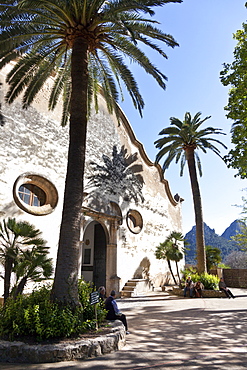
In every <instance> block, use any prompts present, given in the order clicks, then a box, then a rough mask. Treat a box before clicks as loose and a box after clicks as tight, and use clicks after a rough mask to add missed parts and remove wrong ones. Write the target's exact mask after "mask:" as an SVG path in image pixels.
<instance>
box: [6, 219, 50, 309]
mask: <svg viewBox="0 0 247 370" xmlns="http://www.w3.org/2000/svg"><path fill="white" fill-rule="evenodd" d="M45 243H46V242H45V240H44V239H42V238H41V231H40V230H38V229H36V228H35V226H33V225H31V224H29V223H28V222H25V221H19V222H18V221H16V219H15V218H8V220H3V221H2V222H0V263H1V264H2V265H3V267H4V275H3V278H4V302H6V300H7V298H8V297H9V294H10V287H11V275H12V273H14V270H16V272H17V275H18V278H21V277H24V276H25V275H26V269H23V276H21V275H22V274H21V266H24V264H25V263H26V264H27V265H30V264H29V262H27V261H26V262H24V261H25V255H26V256H27V255H28V252H27V251H28V250H31V249H33V250H36V254H37V250H39V251H40V252H41V251H43V253H45V254H46V251H47V248H46V247H45ZM39 254H42V253H39ZM19 262H20V266H18V264H19ZM29 267H30V266H29ZM40 267H41V266H40ZM29 277H30V273H29Z"/></svg>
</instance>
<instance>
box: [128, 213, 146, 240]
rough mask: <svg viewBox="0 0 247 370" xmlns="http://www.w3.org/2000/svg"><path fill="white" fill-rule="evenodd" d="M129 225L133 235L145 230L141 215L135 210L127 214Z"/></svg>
mask: <svg viewBox="0 0 247 370" xmlns="http://www.w3.org/2000/svg"><path fill="white" fill-rule="evenodd" d="M127 225H128V228H129V230H130V231H131V232H132V233H134V234H138V233H140V232H141V230H142V228H143V220H142V216H141V214H140V213H139V212H138V211H135V210H133V209H132V210H130V211H129V212H128V213H127Z"/></svg>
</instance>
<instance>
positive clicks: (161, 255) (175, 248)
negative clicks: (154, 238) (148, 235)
mask: <svg viewBox="0 0 247 370" xmlns="http://www.w3.org/2000/svg"><path fill="white" fill-rule="evenodd" d="M184 241H185V240H184V237H183V235H182V234H181V233H180V232H176V231H173V232H172V233H171V234H170V235H169V236H168V238H166V240H165V241H164V242H163V243H160V245H159V246H158V247H157V248H156V251H155V256H156V258H157V259H165V260H166V261H167V264H168V267H169V270H170V272H171V275H172V277H173V281H174V283H175V284H177V281H176V279H175V276H174V274H173V271H172V267H171V261H175V263H176V270H177V276H178V280H179V286H181V279H180V274H179V269H178V262H179V261H180V260H181V259H182V258H183V252H184V247H183V246H181V242H183V243H184ZM179 242H180V244H179Z"/></svg>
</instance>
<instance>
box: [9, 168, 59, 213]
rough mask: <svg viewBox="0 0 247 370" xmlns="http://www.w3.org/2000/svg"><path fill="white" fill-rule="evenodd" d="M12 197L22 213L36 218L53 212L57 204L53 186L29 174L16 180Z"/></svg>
mask: <svg viewBox="0 0 247 370" xmlns="http://www.w3.org/2000/svg"><path fill="white" fill-rule="evenodd" d="M13 195H14V200H15V202H16V204H17V205H18V206H19V207H20V208H21V209H22V210H23V211H25V212H28V213H31V214H32V215H36V216H43V215H47V214H49V213H51V212H53V210H54V209H55V207H56V205H57V202H58V193H57V189H56V188H55V186H54V185H53V184H52V183H51V182H50V181H49V180H47V179H46V178H44V177H42V176H39V175H36V174H31V173H25V174H23V175H21V176H19V177H18V178H17V179H16V181H15V183H14V188H13Z"/></svg>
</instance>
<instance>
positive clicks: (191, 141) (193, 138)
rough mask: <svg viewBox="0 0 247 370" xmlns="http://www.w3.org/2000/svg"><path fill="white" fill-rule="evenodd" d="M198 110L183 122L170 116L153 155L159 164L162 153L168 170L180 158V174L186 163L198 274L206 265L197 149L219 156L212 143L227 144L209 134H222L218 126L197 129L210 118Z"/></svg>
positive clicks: (187, 115)
mask: <svg viewBox="0 0 247 370" xmlns="http://www.w3.org/2000/svg"><path fill="white" fill-rule="evenodd" d="M200 116H201V113H200V112H198V113H196V115H195V116H194V118H192V117H191V115H190V113H188V112H187V113H185V116H184V121H180V120H179V119H178V118H175V117H171V118H170V121H171V126H169V127H166V128H164V129H163V130H162V131H161V132H160V133H159V135H164V136H163V137H162V138H161V139H159V140H156V141H155V143H154V144H155V146H156V148H158V149H160V151H159V153H158V154H157V156H156V163H158V162H159V161H160V160H161V159H162V158H163V157H164V156H166V159H165V161H164V164H163V171H165V170H166V169H168V167H169V166H170V164H171V162H172V161H173V159H175V162H176V163H178V162H179V160H181V171H180V176H182V175H183V170H184V165H185V163H186V162H187V165H188V170H189V176H190V182H191V189H192V194H193V202H194V210H195V222H196V248H197V269H198V272H199V273H203V272H206V271H207V267H206V253H205V241H204V226H203V214H202V202H201V194H200V188H199V183H198V178H197V170H196V164H197V167H198V170H199V174H200V176H202V170H201V162H200V159H199V156H198V154H197V152H196V150H198V149H201V150H202V151H203V152H204V153H206V151H207V149H210V150H212V151H213V152H214V153H215V154H217V155H218V156H219V157H220V158H222V157H221V156H220V151H219V149H218V148H217V147H215V146H214V145H213V144H211V142H216V143H218V144H220V145H222V146H223V147H224V148H226V146H225V145H224V144H223V143H222V142H221V141H219V140H216V139H214V138H211V137H208V135H212V134H223V135H224V133H222V132H221V129H217V128H213V127H207V128H204V129H199V128H200V126H201V125H202V124H203V123H204V122H205V121H206V120H207V119H209V118H210V117H206V118H204V119H203V120H201V119H200Z"/></svg>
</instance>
